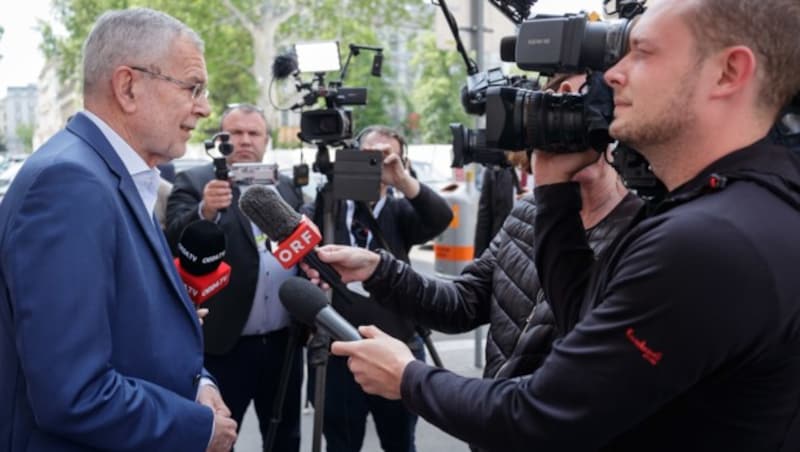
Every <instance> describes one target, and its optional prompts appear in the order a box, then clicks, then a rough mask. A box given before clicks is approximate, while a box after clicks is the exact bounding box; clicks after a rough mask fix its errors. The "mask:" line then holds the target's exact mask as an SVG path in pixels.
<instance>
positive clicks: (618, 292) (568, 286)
mask: <svg viewBox="0 0 800 452" xmlns="http://www.w3.org/2000/svg"><path fill="white" fill-rule="evenodd" d="M536 199H537V205H538V209H539V211H538V214H537V220H536V239H537V240H536V241H537V243H540V244H542V246H541V247H540V248H539V249H537V253H536V263H537V267H538V268H539V269H546V273H542V272H540V276H541V278H542V284H543V287H544V290H545V293H546V295H547V296H548V299H549V300H550V302H551V303H552V304H553V306H554V311H555V314H556V319H557V322H558V324H559V325H560V326H561V327H562V328H564V329H565V330H567V331H569V333H568V334H567V335H566V336H565V337H564V338H563V339H562V340H560V341H558V342H557V343H556V344H554V346H553V351H552V352H551V354H550V355H549V356H548V357H547V358H546V359H545V361H544V363H543V364H542V365H541V366H540V367H539V368H538V370H537V371H536V372H535V373H534V374H533V375H531V376H530V377H524V378H520V379H507V380H476V379H465V378H462V377H459V376H456V375H454V374H452V373H449V372H447V371H444V370H441V369H434V368H430V367H426V366H425V365H424V364H422V363H410V364H409V365H408V366H407V367H406V370H405V373H404V374H403V380H402V385H401V392H402V396H403V400H404V402H405V403H406V405H407V406H408V407H409V408H410V409H411V410H413V411H414V412H416V413H418V414H420V415H422V416H423V417H424V418H426V419H427V420H428V421H430V422H431V423H433V424H434V425H436V426H438V427H440V428H441V429H442V430H444V431H447V432H448V433H450V434H453V435H455V436H456V437H459V438H461V439H463V440H465V441H468V442H471V443H473V444H477V445H479V446H480V447H482V448H486V449H489V450H496V451H530V450H535V451H592V450H613V451H628V450H630V451H634V450H635V451H643V450H646V451H676V450H692V451H694V450H697V451H709V450H714V451H717V450H719V451H722V450H724V451H760V452H761V451H796V450H800V449H799V448H798V444H797V442H796V441H797V437H798V430H799V429H800V420H798V412H799V410H800V384H798V382H800V277H798V272H797V263H798V261H800V240H798V239H797V238H796V236H797V231H800V158H799V157H798V156H797V155H796V154H792V153H791V152H790V151H788V150H786V149H784V148H776V147H773V146H771V145H769V144H767V143H766V142H765V141H760V142H758V143H755V144H753V145H751V146H748V147H746V148H744V149H742V150H739V151H736V152H734V153H732V154H729V155H727V156H725V157H724V158H722V159H720V160H719V161H717V162H715V163H713V164H712V165H710V166H709V167H708V168H707V169H706V170H704V171H702V172H701V173H700V174H699V175H698V176H697V177H695V178H693V179H692V180H691V181H689V182H688V183H686V184H685V185H683V186H682V187H680V188H678V189H676V190H674V191H673V192H672V193H670V194H669V195H668V197H667V199H666V201H665V202H664V203H663V204H662V205H661V206H660V207H659V208H658V209H657V210H656V211H655V212H654V213H652V214H650V215H646V216H643V217H642V218H639V219H638V223H637V224H636V225H635V226H633V227H632V229H631V231H630V232H629V233H628V234H626V235H625V236H624V238H623V239H622V240H621V241H620V242H619V243H618V245H617V246H615V247H614V248H613V252H610V253H607V254H606V255H605V256H604V258H603V260H602V261H601V262H595V256H594V254H593V253H592V251H591V249H590V248H589V247H588V245H587V243H586V238H585V235H584V234H583V232H582V230H581V228H580V217H579V215H578V212H579V209H580V195H579V191H578V187H577V185H576V184H573V183H565V184H553V185H548V186H542V187H539V188H537V190H536Z"/></svg>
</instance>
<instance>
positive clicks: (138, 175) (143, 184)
mask: <svg viewBox="0 0 800 452" xmlns="http://www.w3.org/2000/svg"><path fill="white" fill-rule="evenodd" d="M83 113H84V114H85V115H86V117H87V118H89V119H90V120H91V121H92V122H93V123H94V124H95V125H96V126H97V128H98V129H100V132H102V133H103V135H104V136H105V137H106V139H107V140H108V142H109V143H111V147H112V148H113V149H114V152H116V153H117V155H118V156H119V158H120V160H122V164H123V165H125V169H126V170H127V171H128V174H130V175H131V178H133V183H134V185H136V191H137V192H138V193H139V197H140V198H141V199H142V203H143V204H144V208H145V209H146V210H147V214H148V215H149V216H150V218H153V210H155V206H156V200H157V199H158V184H159V183H160V181H161V173H160V172H159V171H158V168H155V167H153V168H150V167H149V166H147V163H145V161H144V159H143V158H142V156H141V155H139V154H137V153H136V151H134V150H133V148H132V147H131V146H130V145H129V144H128V143H127V142H126V141H125V140H123V139H122V137H121V136H119V134H118V133H117V132H115V131H114V129H112V128H111V127H110V126H109V125H108V124H106V122H105V121H103V120H102V119H100V118H99V117H98V116H97V115H95V114H94V113H92V112H90V111H86V110H84V112H83Z"/></svg>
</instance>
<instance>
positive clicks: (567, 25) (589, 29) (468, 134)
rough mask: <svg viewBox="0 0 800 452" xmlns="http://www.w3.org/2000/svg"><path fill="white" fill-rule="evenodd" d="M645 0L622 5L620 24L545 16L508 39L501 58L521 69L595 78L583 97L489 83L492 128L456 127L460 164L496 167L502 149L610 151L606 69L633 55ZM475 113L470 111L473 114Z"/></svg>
mask: <svg viewBox="0 0 800 452" xmlns="http://www.w3.org/2000/svg"><path fill="white" fill-rule="evenodd" d="M645 2H646V0H638V1H637V0H617V2H616V3H617V11H618V12H619V15H620V19H616V20H611V21H605V22H594V21H591V20H590V18H589V16H587V15H586V14H583V13H581V14H565V15H561V16H553V15H538V16H535V17H533V18H531V19H528V20H525V21H523V22H521V23H520V25H519V29H518V33H517V36H514V37H506V38H503V40H502V41H501V46H500V55H501V59H502V60H503V61H506V62H516V63H517V66H518V67H519V68H520V69H524V70H529V71H537V72H539V73H540V74H543V75H554V74H556V73H581V72H586V73H587V74H588V77H587V81H586V83H585V84H584V86H582V87H581V91H580V92H579V93H577V94H573V93H566V94H561V93H552V92H544V91H540V90H532V89H527V88H524V87H515V86H489V87H487V89H486V93H485V104H486V105H485V111H486V121H487V122H486V129H485V130H480V129H477V130H475V129H467V128H465V127H463V126H462V125H460V124H451V126H450V128H451V132H452V133H453V155H454V158H453V164H454V166H456V164H461V165H463V164H465V163H470V162H473V161H474V162H478V163H484V164H497V163H499V162H503V161H504V160H505V158H504V157H500V156H499V155H497V154H500V153H501V152H503V151H523V150H525V151H528V152H530V151H531V150H532V149H534V148H536V149H539V150H542V151H545V152H577V151H583V150H585V149H588V148H590V147H591V148H594V149H597V150H598V151H603V150H605V149H606V147H607V146H608V144H609V143H611V142H612V141H613V140H612V138H611V137H610V136H609V135H608V126H609V124H610V122H611V120H612V119H613V106H614V103H613V92H612V91H611V88H610V87H608V86H607V85H606V84H605V82H604V80H603V77H602V72H603V71H605V70H606V69H608V68H609V67H611V66H613V65H614V64H616V63H617V62H618V61H619V60H620V59H621V58H622V57H623V56H624V55H625V54H626V53H627V51H628V47H627V46H628V35H629V32H630V28H631V25H632V23H633V20H634V19H635V17H636V16H638V15H639V14H641V13H642V12H644V10H645V7H644V3H645ZM468 111H469V110H468Z"/></svg>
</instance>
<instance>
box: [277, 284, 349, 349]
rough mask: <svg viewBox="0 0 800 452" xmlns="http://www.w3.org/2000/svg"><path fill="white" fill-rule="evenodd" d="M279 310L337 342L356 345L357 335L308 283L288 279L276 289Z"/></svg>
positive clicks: (321, 294) (316, 289)
mask: <svg viewBox="0 0 800 452" xmlns="http://www.w3.org/2000/svg"><path fill="white" fill-rule="evenodd" d="M278 298H280V300H281V303H282V304H283V307H284V308H286V310H287V311H289V314H291V315H292V316H293V317H294V318H296V319H297V320H299V321H300V322H302V323H303V324H305V325H308V326H310V327H312V328H316V329H317V330H320V331H322V332H323V333H325V334H327V335H328V336H330V337H332V338H334V339H336V340H337V341H358V340H361V335H360V334H358V330H357V329H355V327H354V326H353V325H351V324H350V322H348V321H347V320H345V319H344V317H342V316H341V315H339V313H338V312H336V310H335V309H333V307H332V306H330V305H329V304H328V298H327V297H326V296H325V294H324V293H322V291H321V290H320V289H319V287H317V286H315V285H314V284H312V283H311V282H310V281H308V280H306V279H303V278H299V277H297V276H292V277H291V278H289V279H287V280H286V281H284V282H283V284H281V287H280V289H278Z"/></svg>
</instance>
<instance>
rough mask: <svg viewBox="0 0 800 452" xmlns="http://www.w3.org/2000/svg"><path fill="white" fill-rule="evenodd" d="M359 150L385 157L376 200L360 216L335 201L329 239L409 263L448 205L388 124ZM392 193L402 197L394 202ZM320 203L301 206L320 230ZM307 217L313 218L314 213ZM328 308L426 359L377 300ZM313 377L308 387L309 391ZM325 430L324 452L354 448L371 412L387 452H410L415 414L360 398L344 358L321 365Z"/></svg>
mask: <svg viewBox="0 0 800 452" xmlns="http://www.w3.org/2000/svg"><path fill="white" fill-rule="evenodd" d="M356 141H357V142H358V145H359V148H360V149H361V150H371V151H381V152H382V153H383V155H384V160H383V171H382V174H381V186H380V199H379V200H378V201H377V202H376V203H375V204H374V205H372V206H371V209H372V212H365V211H364V209H362V208H361V207H360V206H359V205H358V204H356V203H354V202H353V201H350V200H347V201H337V203H336V204H337V206H336V212H338V213H337V215H336V217H335V219H334V221H335V223H334V224H335V232H334V233H335V237H334V242H335V243H337V244H343V245H352V246H356V247H360V248H367V249H373V250H374V249H377V248H379V247H381V246H382V244H381V243H380V240H379V238H378V235H382V236H383V239H384V240H385V241H386V244H387V246H388V247H389V248H391V249H390V250H389V251H391V252H392V253H393V254H394V255H395V256H396V257H397V258H398V259H400V260H402V261H404V262H408V260H409V259H408V253H409V251H410V249H411V247H412V246H413V245H417V244H421V243H425V242H427V241H428V240H431V239H433V238H434V237H436V236H437V235H438V234H440V233H441V232H442V231H444V230H445V229H446V228H447V225H448V224H449V223H450V221H451V220H452V218H453V213H452V211H451V210H450V207H449V206H448V205H447V202H446V201H445V200H444V199H442V197H441V196H439V195H437V194H436V193H435V192H434V191H433V190H431V189H430V188H429V187H427V186H426V185H424V184H421V183H420V182H419V181H417V180H416V179H414V178H413V177H411V175H410V174H409V171H408V160H407V155H406V153H407V151H406V143H405V139H404V138H403V137H402V136H401V135H400V134H399V133H398V132H397V131H395V130H394V129H391V128H389V127H386V126H370V127H367V128H365V129H364V130H363V131H362V132H361V133H360V134H359V136H358V137H357V138H356ZM394 190H398V191H400V192H401V193H402V194H403V197H402V198H400V197H396V196H395V195H394V193H393V192H394ZM322 205H323V201H322V200H321V199H320V198H319V197H318V198H317V199H316V200H315V203H314V205H313V206H307V209H308V210H309V213H310V214H311V215H313V216H312V218H313V219H314V222H315V223H316V224H318V225H322V224H323V221H322ZM312 212H313V213H312ZM369 215H372V216H374V219H375V221H376V223H375V224H377V226H378V227H379V228H380V231H376V230H374V228H373V227H371V226H370V224H371V221H370V220H369V218H368V216H369ZM333 306H334V308H335V309H336V310H337V311H339V312H340V313H341V314H342V315H343V316H344V317H345V318H346V319H348V320H349V321H350V322H351V323H355V324H367V323H369V324H376V325H380V326H381V328H383V329H384V330H386V331H387V332H388V333H389V334H391V335H392V336H393V337H396V338H398V339H400V340H401V341H403V342H404V343H406V344H408V346H409V347H411V348H412V349H413V350H414V356H415V358H416V359H424V357H425V354H424V349H423V344H422V340H421V339H420V337H419V336H418V335H417V334H416V332H415V331H414V325H413V324H412V323H411V322H410V321H409V320H407V319H404V318H401V317H400V316H398V315H396V314H394V313H392V312H391V311H388V310H386V309H385V308H383V307H381V306H380V305H378V304H376V303H358V304H356V303H354V304H350V303H348V302H347V301H345V300H342V299H340V298H339V297H338V296H337V295H336V294H334V296H333ZM314 374H315V373H314V372H311V373H310V374H309V375H310V377H311V378H310V381H309V384H308V387H309V388H313V387H314V381H315V380H314ZM325 395H326V399H325V413H324V421H323V432H324V434H325V440H326V442H327V446H328V452H340V451H341V452H344V451H358V450H360V449H361V445H362V443H363V439H364V429H365V425H366V419H367V414H368V413H372V417H373V419H374V421H375V425H376V428H377V431H378V436H379V437H380V441H381V446H382V447H383V449H384V450H386V451H397V452H410V451H414V450H416V449H415V446H414V430H415V427H416V422H417V416H416V415H414V414H412V413H410V412H409V411H408V410H407V409H406V408H405V407H404V406H403V404H402V403H401V402H398V401H391V400H385V399H383V398H382V397H376V396H371V395H368V394H365V393H364V392H363V391H362V390H361V388H359V387H358V385H357V384H356V382H355V381H354V380H353V376H352V375H351V374H350V372H349V371H348V370H347V364H346V361H345V360H344V359H343V358H339V357H335V356H333V357H331V359H330V360H329V361H328V365H327V379H326V390H325Z"/></svg>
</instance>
